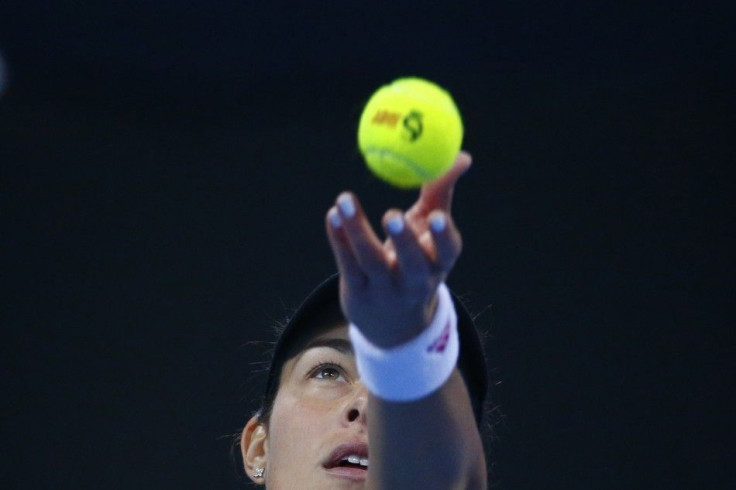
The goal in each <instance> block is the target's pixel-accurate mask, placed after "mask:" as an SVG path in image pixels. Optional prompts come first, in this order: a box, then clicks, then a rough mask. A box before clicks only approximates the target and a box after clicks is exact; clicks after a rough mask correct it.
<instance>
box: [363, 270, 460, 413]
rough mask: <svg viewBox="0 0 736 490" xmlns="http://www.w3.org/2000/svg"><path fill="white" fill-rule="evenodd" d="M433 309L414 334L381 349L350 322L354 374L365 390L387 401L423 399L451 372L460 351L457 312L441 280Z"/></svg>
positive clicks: (440, 384)
mask: <svg viewBox="0 0 736 490" xmlns="http://www.w3.org/2000/svg"><path fill="white" fill-rule="evenodd" d="M437 295H438V301H437V312H436V313H435V315H434V318H433V319H432V322H431V323H430V324H429V326H428V327H427V328H425V329H424V331H423V332H422V333H421V334H419V336H418V337H416V338H414V339H412V340H410V341H409V342H406V343H404V344H401V345H398V346H396V347H392V348H390V349H383V348H381V347H378V346H377V345H375V344H374V343H372V342H371V341H370V340H368V339H367V338H365V336H364V335H363V333H362V332H361V331H360V329H359V328H358V327H357V326H356V325H353V324H352V323H351V324H350V328H349V334H350V340H351V342H352V344H353V349H354V350H355V358H356V362H357V365H358V373H359V374H360V378H361V380H362V381H363V384H365V386H366V388H368V391H370V392H371V393H373V394H374V395H376V396H377V397H378V398H381V399H383V400H388V401H412V400H418V399H420V398H424V397H425V396H427V395H429V394H430V393H433V392H434V391H435V390H437V389H438V388H440V387H441V386H442V385H443V384H445V382H446V381H447V379H448V378H449V377H450V374H452V371H453V370H454V369H455V364H456V363H457V358H458V355H459V353H460V342H459V340H458V334H457V313H456V312H455V306H454V304H453V302H452V297H451V296H450V290H449V289H447V286H446V285H445V284H444V283H442V284H440V286H439V288H438V289H437Z"/></svg>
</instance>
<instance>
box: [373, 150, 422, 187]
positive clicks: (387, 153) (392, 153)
mask: <svg viewBox="0 0 736 490" xmlns="http://www.w3.org/2000/svg"><path fill="white" fill-rule="evenodd" d="M363 152H364V153H365V155H366V156H368V155H369V154H371V155H378V156H380V157H381V158H385V157H386V156H390V157H392V158H395V159H396V160H398V161H400V162H402V163H404V164H406V165H407V166H408V167H409V168H411V169H412V170H413V171H414V173H416V174H417V175H418V176H419V178H420V179H422V180H431V179H433V178H434V177H435V176H434V174H432V173H430V172H427V171H426V170H425V169H423V168H422V167H421V165H419V164H418V163H416V162H415V161H414V160H412V159H411V158H408V157H406V156H404V155H402V154H401V153H396V152H395V151H391V150H389V149H386V148H377V147H375V146H368V147H366V148H365V149H364V150H363Z"/></svg>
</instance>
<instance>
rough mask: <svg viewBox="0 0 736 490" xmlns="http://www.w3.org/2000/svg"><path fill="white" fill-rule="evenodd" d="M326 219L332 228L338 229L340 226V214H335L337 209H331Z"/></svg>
mask: <svg viewBox="0 0 736 490" xmlns="http://www.w3.org/2000/svg"><path fill="white" fill-rule="evenodd" d="M327 218H328V219H329V220H330V224H331V225H332V227H333V228H340V227H341V226H342V220H341V219H340V213H338V212H337V209H335V208H332V209H330V211H329V212H328V213H327Z"/></svg>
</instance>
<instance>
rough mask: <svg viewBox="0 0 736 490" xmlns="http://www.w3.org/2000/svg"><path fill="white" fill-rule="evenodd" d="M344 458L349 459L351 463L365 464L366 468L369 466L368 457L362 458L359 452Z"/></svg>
mask: <svg viewBox="0 0 736 490" xmlns="http://www.w3.org/2000/svg"><path fill="white" fill-rule="evenodd" d="M342 460H343V461H347V462H348V463H351V464H359V465H361V466H365V467H366V468H367V467H368V458H361V457H360V456H358V455H357V454H351V455H349V456H348V457H347V458H343V459H342Z"/></svg>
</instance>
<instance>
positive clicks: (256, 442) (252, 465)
mask: <svg viewBox="0 0 736 490" xmlns="http://www.w3.org/2000/svg"><path fill="white" fill-rule="evenodd" d="M240 451H241V453H242V454H243V467H244V468H245V472H246V473H248V476H249V477H250V479H251V480H253V482H254V483H257V484H260V485H262V484H264V480H263V479H262V478H255V477H254V476H253V475H254V473H255V472H256V470H257V469H259V468H265V467H266V456H267V453H268V431H267V430H266V426H265V425H264V424H262V423H261V421H260V420H259V419H258V416H257V415H254V416H253V417H251V419H250V420H249V421H248V423H247V424H245V429H243V434H242V435H241V436H240Z"/></svg>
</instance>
